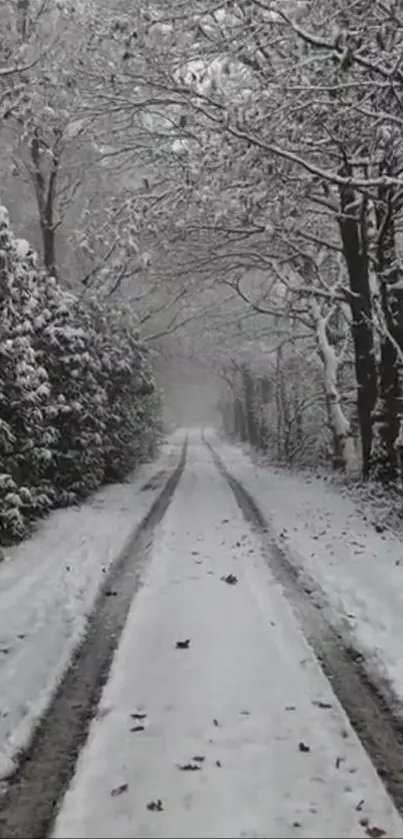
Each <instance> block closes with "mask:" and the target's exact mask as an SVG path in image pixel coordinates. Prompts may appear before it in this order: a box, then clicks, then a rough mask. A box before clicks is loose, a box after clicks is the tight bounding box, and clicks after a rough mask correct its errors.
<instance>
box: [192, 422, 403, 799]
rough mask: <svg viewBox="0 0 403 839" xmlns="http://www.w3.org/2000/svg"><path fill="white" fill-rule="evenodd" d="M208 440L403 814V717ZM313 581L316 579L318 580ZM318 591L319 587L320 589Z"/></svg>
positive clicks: (309, 639) (214, 457)
mask: <svg viewBox="0 0 403 839" xmlns="http://www.w3.org/2000/svg"><path fill="white" fill-rule="evenodd" d="M203 440H204V443H205V445H206V446H207V448H208V449H209V451H210V452H211V455H212V458H213V461H214V463H215V465H216V467H217V469H218V471H219V472H220V474H221V475H222V476H223V477H224V478H225V480H226V481H227V483H228V485H229V486H230V488H231V490H232V492H233V494H234V496H235V499H236V501H237V504H238V506H239V508H240V510H241V511H242V513H243V515H244V517H245V519H246V520H247V521H248V522H249V524H251V525H252V526H253V527H254V529H255V530H256V531H258V533H259V535H260V537H261V541H262V544H263V551H264V554H265V555H266V557H267V562H268V565H269V567H270V570H271V571H272V573H273V575H274V577H275V578H276V580H277V581H278V582H279V583H280V584H281V586H282V588H283V590H284V594H285V596H286V597H287V599H288V601H289V602H290V603H291V605H292V607H293V609H294V611H295V613H296V615H297V618H298V622H299V624H300V626H301V629H302V631H303V633H304V635H305V637H306V639H307V641H308V642H309V644H310V646H311V647H312V649H313V650H314V652H315V655H316V656H317V658H318V661H319V662H320V664H321V667H322V669H323V671H324V673H325V675H326V676H327V678H328V680H329V682H330V683H331V686H332V689H333V691H334V693H335V694H336V696H337V698H338V700H339V702H340V704H341V705H342V706H343V708H344V710H345V712H346V714H347V716H348V717H349V720H350V722H351V724H352V726H353V728H354V729H355V731H356V733H357V735H358V737H359V738H360V740H361V743H362V745H363V746H364V748H365V750H366V752H367V753H368V755H369V757H370V759H371V761H372V763H373V765H374V767H375V769H376V771H377V773H378V776H379V777H380V779H381V781H382V783H383V784H384V785H385V787H386V789H387V791H388V793H389V795H390V796H391V798H392V800H393V801H394V804H395V806H396V808H397V809H398V811H399V812H400V813H401V814H403V723H402V719H401V718H400V717H399V716H398V714H397V713H396V712H395V711H394V710H393V707H392V703H391V702H387V701H386V699H385V696H384V695H383V694H382V693H381V690H380V689H379V687H378V686H377V685H374V684H373V683H372V682H371V679H370V677H369V675H368V673H367V672H366V671H365V669H364V667H363V665H362V658H360V655H359V654H358V653H357V652H356V651H355V650H354V649H353V648H352V647H351V641H350V640H349V641H348V642H346V641H345V640H344V639H343V637H342V635H340V634H339V633H338V632H337V631H336V630H335V629H334V628H333V627H332V626H331V625H330V624H329V622H328V621H327V620H326V617H325V615H324V611H323V608H322V605H324V604H321V603H320V602H318V601H316V602H315V601H312V599H311V597H310V594H311V590H310V589H309V588H307V586H306V580H307V577H306V575H304V578H303V579H301V577H300V574H299V570H298V568H297V567H296V566H295V565H294V564H293V563H292V562H291V560H290V559H289V558H288V557H287V553H286V551H285V550H282V549H281V548H280V547H279V545H278V543H277V542H276V540H275V537H274V536H273V535H272V534H271V533H270V527H269V524H268V522H267V521H266V519H265V517H264V516H263V514H262V512H261V511H260V509H259V507H258V505H257V504H256V502H255V500H254V499H253V498H252V496H251V495H250V494H249V492H248V491H247V490H246V489H245V488H244V487H243V486H242V484H241V483H240V482H239V481H238V480H237V479H236V478H234V477H233V476H232V475H231V474H230V472H228V470H227V469H226V467H225V465H224V463H223V461H222V460H221V458H220V456H219V454H218V453H217V451H216V450H215V449H214V448H213V446H212V445H211V443H209V442H208V440H206V439H205V437H204V436H203ZM312 587H314V582H313V586H312ZM317 591H318V589H317V587H316V592H317Z"/></svg>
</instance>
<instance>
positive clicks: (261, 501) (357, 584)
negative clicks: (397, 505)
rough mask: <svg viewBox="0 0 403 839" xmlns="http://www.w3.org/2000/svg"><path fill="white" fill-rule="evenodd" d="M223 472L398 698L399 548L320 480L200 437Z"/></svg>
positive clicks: (402, 673) (402, 581) (402, 690)
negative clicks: (213, 452) (212, 448)
mask: <svg viewBox="0 0 403 839" xmlns="http://www.w3.org/2000/svg"><path fill="white" fill-rule="evenodd" d="M207 438H208V439H209V440H210V442H212V443H213V445H214V446H215V448H216V449H217V451H218V452H219V454H220V456H221V458H222V459H223V461H224V463H225V465H226V467H227V468H228V470H229V472H230V473H231V474H232V475H233V476H234V477H235V478H237V479H238V480H239V481H240V482H241V483H242V484H243V486H244V487H245V488H246V489H247V490H248V491H249V492H250V493H251V495H252V496H253V497H254V498H255V500H256V502H257V504H258V506H259V507H260V509H261V511H262V513H263V514H264V516H265V517H266V519H267V520H268V521H269V522H270V524H271V527H272V529H273V531H274V533H275V534H277V536H278V540H279V542H280V544H281V545H282V546H283V548H285V549H286V550H287V552H288V555H289V557H290V558H291V559H292V560H293V562H294V563H295V564H296V565H298V567H300V568H301V569H302V570H305V571H306V572H308V573H309V575H310V576H311V577H312V578H313V579H314V580H315V581H316V582H317V583H318V584H319V586H320V587H321V589H322V591H323V592H324V594H325V597H326V599H327V601H328V602H329V604H330V606H331V611H330V616H331V619H332V620H333V621H334V624H335V625H336V626H338V627H340V626H341V627H342V629H343V631H344V633H350V637H351V638H352V639H353V641H354V645H355V646H356V647H358V648H359V649H360V651H361V652H362V653H363V654H364V656H365V659H366V661H367V664H368V666H369V667H370V668H375V669H376V670H377V671H378V672H381V673H382V674H384V675H385V676H386V677H387V679H388V680H389V681H390V682H391V683H392V685H393V688H394V690H395V691H396V693H397V694H398V696H399V697H400V698H401V700H402V701H403V656H402V640H403V544H402V541H401V537H399V536H398V535H394V534H393V533H391V532H390V531H386V532H383V533H377V532H376V531H375V528H374V526H373V524H372V523H371V518H372V515H371V512H373V510H372V511H371V509H369V510H367V513H368V519H367V521H365V520H364V517H363V512H364V511H363V506H362V504H360V508H358V506H357V504H355V503H354V500H353V498H352V497H351V495H350V496H349V495H348V494H347V492H345V493H344V494H343V491H342V488H341V487H337V486H332V485H330V484H328V483H327V482H326V481H324V480H323V479H315V478H313V479H312V480H311V481H307V479H306V477H305V478H304V477H303V476H298V475H295V474H290V473H287V472H285V471H284V472H282V471H281V470H278V469H273V468H270V466H268V465H267V464H265V465H263V466H259V465H257V464H256V463H255V462H252V460H251V459H250V457H248V455H247V452H246V451H245V450H243V449H242V448H241V447H240V446H234V445H230V444H228V443H226V442H224V441H222V440H221V439H220V437H219V436H218V435H217V434H215V433H214V432H212V431H210V432H208V433H207Z"/></svg>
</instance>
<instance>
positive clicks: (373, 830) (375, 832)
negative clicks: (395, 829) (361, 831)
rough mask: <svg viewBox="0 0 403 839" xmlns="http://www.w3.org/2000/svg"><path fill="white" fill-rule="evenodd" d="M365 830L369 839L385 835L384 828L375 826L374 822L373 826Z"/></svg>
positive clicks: (376, 838)
mask: <svg viewBox="0 0 403 839" xmlns="http://www.w3.org/2000/svg"><path fill="white" fill-rule="evenodd" d="M365 832H366V834H367V836H369V837H370V839H381V836H386V830H383V829H382V828H381V827H377V826H376V825H375V824H374V825H373V827H367V828H366V831H365Z"/></svg>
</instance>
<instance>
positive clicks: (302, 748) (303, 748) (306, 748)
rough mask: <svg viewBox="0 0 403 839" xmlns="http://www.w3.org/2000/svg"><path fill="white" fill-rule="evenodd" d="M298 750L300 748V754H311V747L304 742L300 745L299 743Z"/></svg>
mask: <svg viewBox="0 0 403 839" xmlns="http://www.w3.org/2000/svg"><path fill="white" fill-rule="evenodd" d="M298 748H299V751H300V752H310V751H311V748H310V746H307V745H306V743H303V742H302V740H301V742H300V743H298Z"/></svg>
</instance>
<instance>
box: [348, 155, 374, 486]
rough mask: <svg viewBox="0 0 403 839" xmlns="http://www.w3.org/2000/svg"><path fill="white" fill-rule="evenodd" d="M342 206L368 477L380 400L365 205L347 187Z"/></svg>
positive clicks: (364, 453) (361, 422)
mask: <svg viewBox="0 0 403 839" xmlns="http://www.w3.org/2000/svg"><path fill="white" fill-rule="evenodd" d="M343 174H347V175H348V174H351V172H345V171H343ZM340 203H341V211H342V214H341V215H340V217H339V227H340V233H341V239H342V244H343V252H344V257H345V261H346V264H347V271H348V276H349V284H350V292H351V294H349V304H350V309H351V313H352V335H353V342H354V356H355V359H354V362H355V374H356V379H357V388H358V391H357V409H358V421H359V427H360V434H361V446H362V463H363V473H364V476H368V475H369V472H370V468H371V449H372V422H373V417H372V412H373V410H374V407H375V403H376V397H377V377H376V364H375V356H374V340H373V331H372V311H371V295H370V286H369V261H368V252H367V246H366V224H367V218H366V201H365V199H364V198H361V199H360V207H359V209H357V195H356V193H355V191H354V189H353V188H352V187H349V186H345V187H341V188H340Z"/></svg>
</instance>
